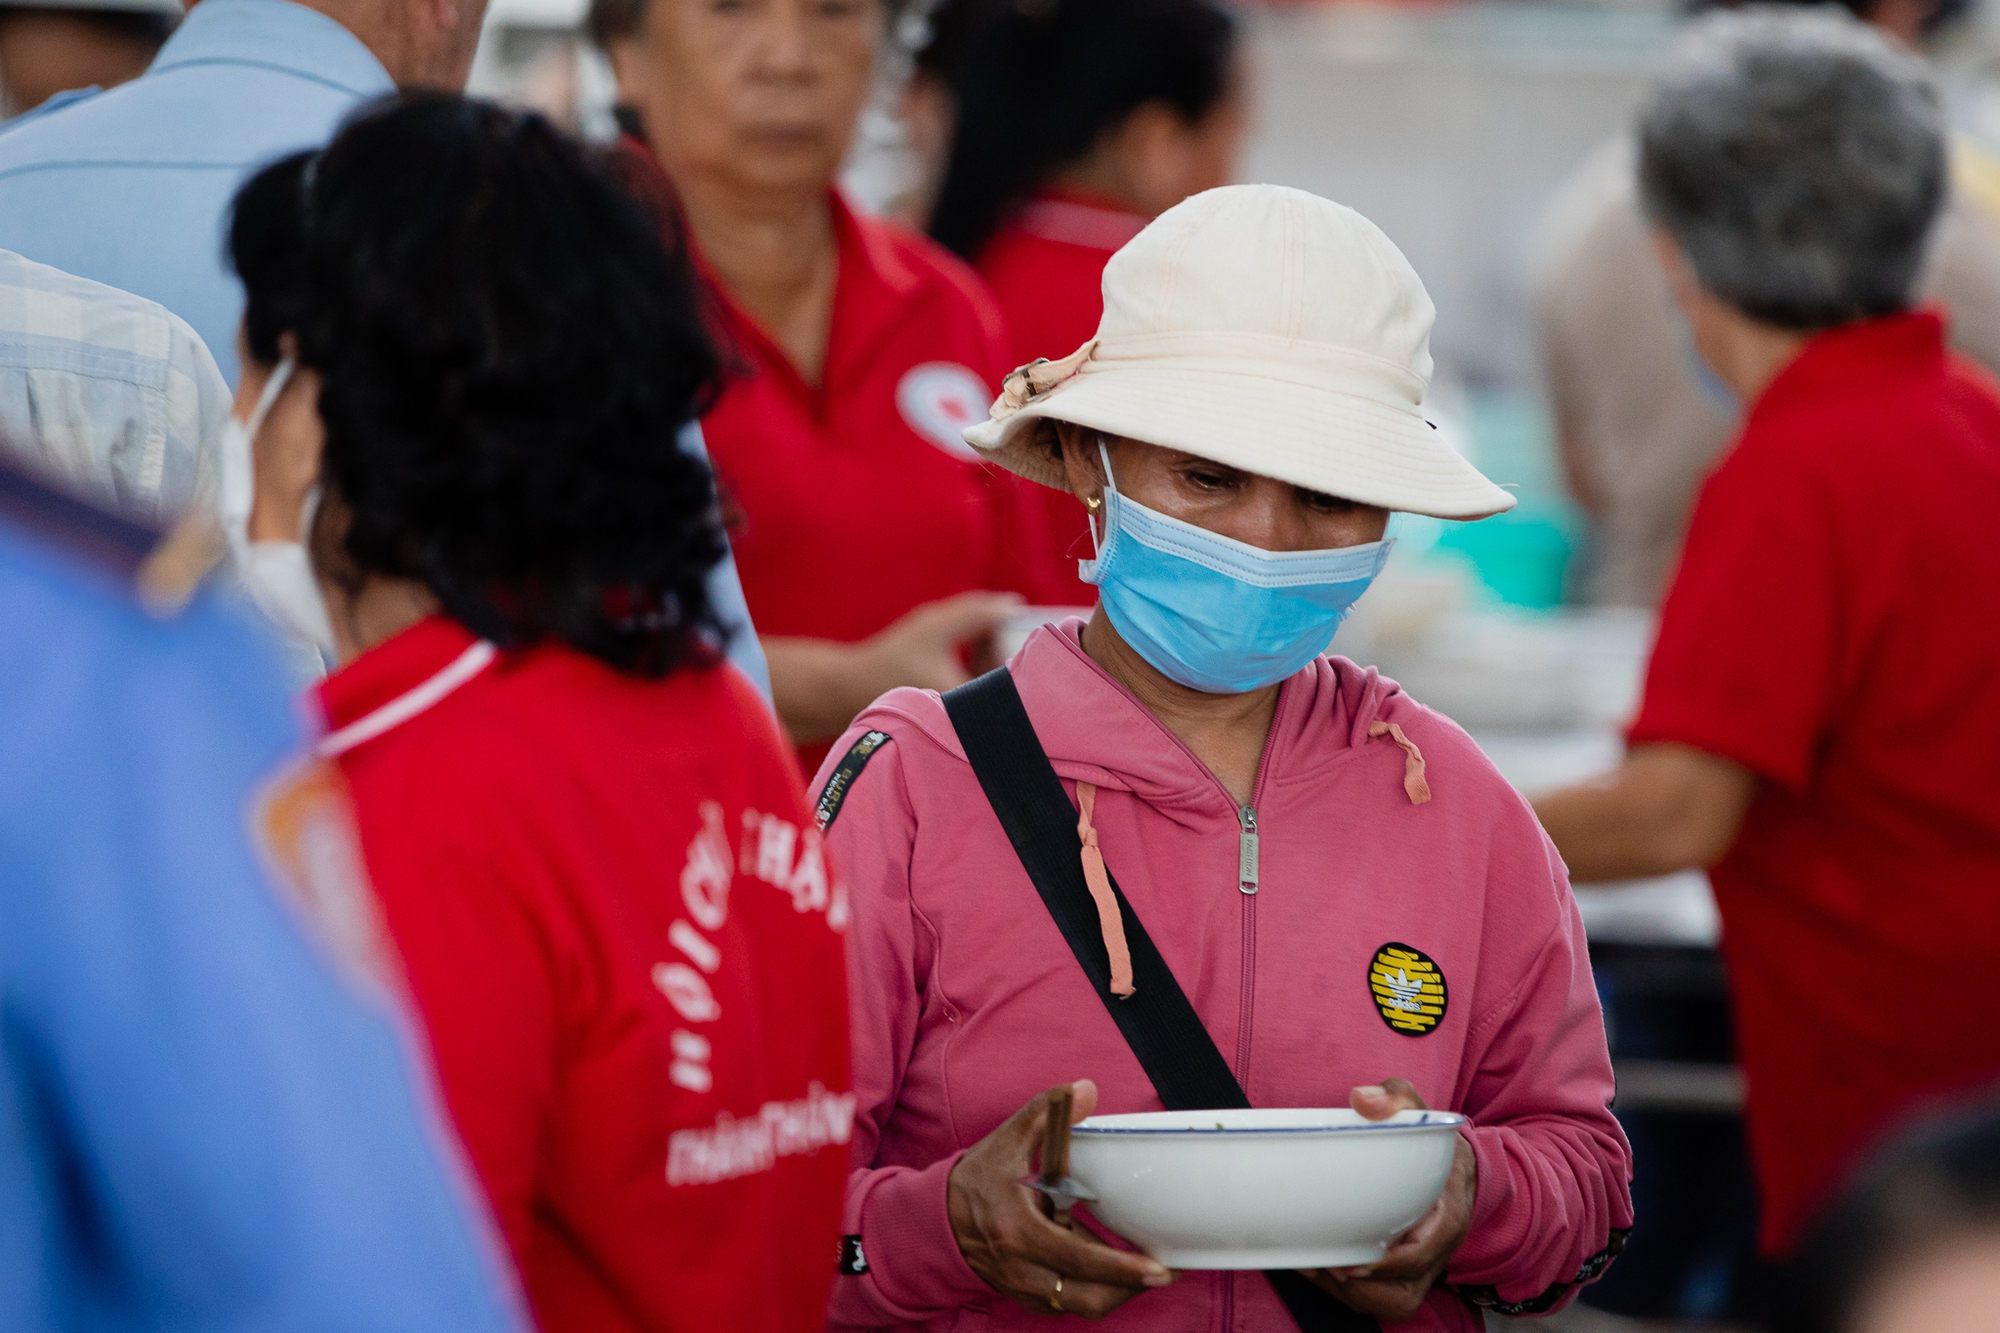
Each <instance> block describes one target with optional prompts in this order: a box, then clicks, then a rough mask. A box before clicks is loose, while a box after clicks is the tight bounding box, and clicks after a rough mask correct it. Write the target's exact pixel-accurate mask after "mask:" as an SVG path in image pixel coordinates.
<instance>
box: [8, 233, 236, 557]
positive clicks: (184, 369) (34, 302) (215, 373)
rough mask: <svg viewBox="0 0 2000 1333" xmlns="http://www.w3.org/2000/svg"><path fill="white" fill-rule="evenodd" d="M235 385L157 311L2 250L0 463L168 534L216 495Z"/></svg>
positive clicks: (182, 326) (185, 330)
mask: <svg viewBox="0 0 2000 1333" xmlns="http://www.w3.org/2000/svg"><path fill="white" fill-rule="evenodd" d="M228 418H229V386H228V385H227V384H226V383H224V382H223V379H222V372H221V371H219V370H217V369H216V365H215V358H214V357H212V356H210V355H209V352H208V348H207V347H206V346H204V345H203V344H202V341H201V339H200V338H197V337H196V336H195V333H194V330H193V329H191V328H189V327H188V326H187V322H186V321H185V320H183V319H181V318H180V317H179V316H177V315H175V314H173V313H172V312H171V311H169V310H167V309H166V307H164V306H161V305H159V304H157V303H156V302H153V301H148V300H144V299H143V298H141V297H137V296H133V295H131V294H130V293H128V292H121V291H119V290H118V289H117V288H115V287H106V286H105V285H104V284H102V283H98V282H92V281H90V280H89V279H88V278H79V277H75V276H73V275H71V274H68V273H64V272H62V271H61V270H60V269H53V268H50V267H49V266H48V265H46V264H37V263H35V262H33V261H32V260H28V259H23V258H22V257H21V256H20V255H17V254H14V253H13V252H11V251H7V250H0V453H6V454H10V455H12V456H13V457H15V458H16V459H19V460H20V461H22V462H23V463H26V464H28V465H29V466H32V467H34V468H36V469H37V470H38V471H40V472H41V473H43V474H44V475H46V476H50V477H52V478H56V479H59V480H61V481H62V482H64V483H65V484H67V485H68V486H69V487H71V488H72V489H74V490H77V491H80V492H83V493H86V494H94V495H97V496H99V497H102V498H103V499H104V500H105V501H107V502H109V503H112V504H115V505H116V506H118V507H119V508H120V509H122V510H123V511H124V512H126V513H129V514H133V515H136V516H138V517H140V518H143V519H146V520H149V521H152V522H156V523H165V522H167V521H169V520H171V519H173V518H176V517H178V516H179V515H180V513H181V511H182V510H184V509H186V508H187V507H188V505H189V504H190V503H192V502H193V501H194V499H195V495H196V488H197V485H198V483H201V482H204V481H206V482H208V484H210V485H212V484H213V478H214V475H215V458H214V452H215V444H216V441H217V439H218V438H219V437H220V436H221V434H222V426H223V423H224V422H225V421H227V420H228Z"/></svg>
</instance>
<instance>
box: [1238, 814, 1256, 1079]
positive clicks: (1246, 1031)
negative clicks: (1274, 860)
mask: <svg viewBox="0 0 2000 1333" xmlns="http://www.w3.org/2000/svg"><path fill="white" fill-rule="evenodd" d="M1236 824H1237V834H1236V888H1237V891H1238V892H1239V893H1241V894H1242V895H1243V981H1242V993H1241V994H1240V995H1238V996H1237V1000H1236V1081H1237V1082H1239V1083H1241V1082H1243V1080H1244V1079H1245V1078H1246V1077H1247V1076H1248V1074H1249V1070H1250V1020H1251V1018H1252V1016H1253V1013H1254V1010H1255V1005H1256V996H1257V992H1256V982H1257V807H1256V806H1254V805H1245V806H1238V807H1237V810H1236Z"/></svg>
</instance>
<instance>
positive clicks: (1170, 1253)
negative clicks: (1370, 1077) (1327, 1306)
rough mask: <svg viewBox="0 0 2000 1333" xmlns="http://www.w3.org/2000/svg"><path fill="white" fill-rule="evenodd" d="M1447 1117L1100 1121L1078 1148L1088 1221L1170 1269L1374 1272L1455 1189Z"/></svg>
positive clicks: (1266, 1112)
mask: <svg viewBox="0 0 2000 1333" xmlns="http://www.w3.org/2000/svg"><path fill="white" fill-rule="evenodd" d="M1463 1123H1465V1117H1463V1116H1460V1115H1454V1114H1452V1113H1451V1112H1449V1111H1401V1112H1398V1113H1397V1114H1396V1115H1395V1116H1393V1117H1392V1118H1390V1119H1388V1120H1364V1119H1362V1118H1361V1116H1360V1115H1359V1114H1358V1113H1356V1112H1354V1111H1351V1110H1347V1109H1344V1108H1343V1109H1340V1110H1275V1109H1259V1110H1250V1111H1149V1112H1146V1113H1143V1114H1140V1115H1100V1116H1092V1117H1091V1118H1090V1119H1088V1120H1086V1121H1084V1122H1083V1123H1082V1124H1080V1125H1078V1126H1077V1127H1076V1129H1075V1131H1074V1132H1073V1135H1072V1137H1071V1139H1070V1174H1071V1175H1072V1176H1073V1177H1075V1179H1076V1180H1077V1181H1078V1182H1080V1183H1081V1184H1083V1185H1085V1186H1087V1187H1088V1188H1089V1189H1090V1190H1092V1191H1093V1192H1094V1193H1096V1195H1097V1201H1096V1202H1095V1203H1092V1204H1091V1205H1090V1211H1091V1212H1092V1213H1094V1214H1095V1215H1096V1216H1097V1217H1098V1218H1100V1219H1101V1220H1102V1221H1103V1222H1104V1224H1105V1225H1106V1226H1108V1227H1110V1228H1111V1229H1112V1230H1113V1231H1115V1232H1117V1233H1118V1234H1119V1235H1121V1236H1123V1237H1125V1238H1126V1239H1127V1240H1129V1241H1131V1242H1132V1243H1133V1244H1135V1245H1137V1246H1139V1248H1141V1249H1143V1250H1144V1251H1145V1252H1146V1253H1147V1254H1150V1255H1152V1256H1153V1257H1154V1258H1155V1259H1158V1260H1159V1261H1160V1262H1161V1263H1163V1264H1165V1265H1166V1266H1167V1267H1169V1268H1333V1267H1341V1266H1344V1265H1347V1264H1368V1263H1374V1262H1375V1261H1376V1260H1378V1259H1380V1258H1381V1257H1382V1251H1383V1249H1384V1248H1385V1247H1386V1246H1387V1245H1388V1243H1389V1242H1390V1241H1391V1240H1393V1239H1394V1238H1395V1237H1396V1236H1397V1235H1399V1234H1401V1233H1402V1231H1403V1230H1404V1229H1405V1228H1407V1227H1408V1226H1410V1224H1411V1223H1413V1222H1415V1221H1416V1220H1417V1219H1418V1218H1420V1217H1422V1216H1423V1215H1424V1213H1425V1211H1426V1210H1428V1209H1429V1208H1430V1206H1431V1204H1432V1203H1434V1202H1436V1200H1437V1197H1438V1195H1439V1194H1440V1193H1442V1192H1443V1190H1444V1183H1445V1179H1446V1177H1447V1176H1448V1175H1449V1174H1450V1173H1451V1158H1452V1152H1453V1148H1454V1145H1455V1143H1456V1141H1457V1139H1458V1127H1459V1126H1460V1125H1462V1124H1463Z"/></svg>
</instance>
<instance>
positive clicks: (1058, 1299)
mask: <svg viewBox="0 0 2000 1333" xmlns="http://www.w3.org/2000/svg"><path fill="white" fill-rule="evenodd" d="M1049 1308H1050V1309H1051V1310H1054V1311H1055V1312H1056V1313H1057V1314H1068V1313H1069V1311H1067V1310H1065V1309H1063V1303H1062V1274H1060V1273H1058V1274H1056V1290H1055V1294H1054V1295H1053V1296H1051V1297H1049Z"/></svg>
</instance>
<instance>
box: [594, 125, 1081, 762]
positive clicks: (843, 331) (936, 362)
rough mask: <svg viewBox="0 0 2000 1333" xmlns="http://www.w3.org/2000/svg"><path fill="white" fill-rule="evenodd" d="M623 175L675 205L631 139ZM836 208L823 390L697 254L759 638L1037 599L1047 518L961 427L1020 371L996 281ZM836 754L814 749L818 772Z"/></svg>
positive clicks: (650, 197) (718, 419) (715, 429)
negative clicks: (723, 380)
mask: <svg viewBox="0 0 2000 1333" xmlns="http://www.w3.org/2000/svg"><path fill="white" fill-rule="evenodd" d="M618 169H619V170H620V172H621V173H622V174H623V175H624V176H625V177H626V179H627V181H628V183H629V184H630V185H631V186H632V188H633V189H634V190H635V192H637V193H638V194H640V196H641V197H642V198H644V199H646V200H647V202H648V203H649V204H650V205H651V206H652V207H653V208H654V209H655V210H656V211H657V212H660V213H662V214H665V213H666V212H667V211H668V210H671V209H674V208H676V207H677V204H676V203H675V202H674V194H673V187H672V185H671V184H670V183H669V182H668V181H667V180H666V178H665V176H664V175H663V173H662V172H661V170H660V168H659V165H658V163H657V162H656V161H655V160H654V158H653V157H652V155H651V153H650V152H649V151H648V150H647V148H646V147H645V145H644V144H643V143H640V142H639V141H638V140H636V139H627V140H625V141H624V143H623V144H621V146H620V151H619V159H618ZM828 202H829V205H830V207H831V209H832V213H833V231H834V240H835V244H836V245H837V246H838V261H837V262H838V264H839V269H838V273H837V276H836V278H835V280H834V293H833V312H832V321H831V325H830V327H829V328H828V331H827V347H826V362H825V365H824V367H823V369H822V371H821V375H820V381H819V383H818V384H809V383H807V382H806V380H805V378H804V377H803V376H801V375H800V374H799V372H798V370H797V369H796V368H795V367H794V366H793V365H792V361H791V358H790V357H789V356H787V355H786V354H785V352H784V349H783V348H781V347H779V346H778V344H777V342H776V341H775V340H773V339H772V338H771V336H770V335H769V334H768V333H766V332H765V330H764V329H763V328H762V327H760V326H759V325H758V323H757V321H756V320H754V319H753V318H751V317H750V315H749V314H748V313H747V312H746V311H744V310H743V309H741V308H740V307H739V306H737V305H736V304H735V303H734V302H733V301H732V300H731V299H730V298H729V294H728V292H726V291H725V290H724V289H723V287H722V285H721V283H720V282H718V281H717V280H716V279H715V278H714V276H713V275H712V274H710V273H708V272H707V270H706V267H705V265H702V260H701V256H700V255H699V254H696V255H695V261H696V263H697V265H698V266H701V267H702V268H703V275H704V277H705V278H706V279H707V281H708V287H709V290H710V292H711V294H712V296H713V303H712V305H713V314H714V322H715V326H716V328H715V331H716V334H717V338H718V341H720V342H721V343H722V344H723V346H724V347H725V348H726V349H727V352H728V354H729V356H730V359H731V360H732V362H734V364H735V368H736V373H735V374H734V375H733V376H732V377H731V380H730V383H729V387H728V388H727V390H726V391H725V392H724V393H723V395H722V397H721V399H720V400H719V401H718V402H717V403H716V405H715V407H714V408H713V409H712V410H711V411H710V412H709V414H708V415H707V416H705V417H703V418H702V423H701V427H702V434H703V435H704V436H705V437H706V439H707V441H708V452H709V455H710V457H711V458H713V459H714V460H715V468H716V474H717V476H718V477H719V478H720V479H721V482H722V484H723V486H724V487H725V489H726V490H727V492H728V494H729V496H730V498H731V500H732V501H733V502H734V504H735V506H736V508H737V509H738V511H739V512H740V514H741V518H742V521H741V524H740V526H739V527H738V528H737V529H736V530H735V531H733V532H732V533H731V534H730V541H731V544H732V545H733V546H734V548H735V552H736V569H737V572H738V574H740V575H741V576H742V579H743V596H744V599H745V600H746V601H747V602H748V603H749V606H750V618H751V620H753V621H754V622H755V623H756V626H757V632H758V633H760V634H772V635H789V636H798V637H803V638H818V639H834V640H838V641H841V642H845V643H852V642H855V641H857V640H860V639H865V638H867V637H868V636H870V635H872V634H874V633H876V632H877V631H879V630H882V629H885V628H887V627H888V626H889V625H890V624H891V623H893V622H894V621H896V620H898V619H899V618H901V617H902V616H903V615H904V614H905V613H906V612H909V611H912V610H915V609H916V608H917V607H918V606H921V605H923V604H924V603H925V602H934V601H937V600H938V599H939V598H943V597H950V596H952V595H954V594H956V593H961V592H974V591H980V590H988V591H996V592H1025V591H1027V589H1028V582H1029V581H1028V578H1027V576H1026V575H1025V574H1024V573H1023V571H1022V567H1023V565H1024V564H1025V563H1026V561H1027V560H1028V559H1030V558H1031V557H1032V556H1033V554H1034V553H1035V552H1036V551H1037V550H1039V548H1040V547H1041V546H1044V545H1046V544H1047V539H1046V537H1045V535H1044V533H1045V530H1044V529H1043V528H1042V526H1041V524H1042V519H1041V512H1040V510H1038V509H1036V508H1033V507H1031V506H1027V505H1024V504H1022V503H1021V502H1020V499H1019V496H1020V495H1021V492H1020V491H1019V490H1018V489H1017V488H1016V487H1015V486H1014V485H1012V478H1011V477H1009V476H1007V475H1006V474H1005V473H1003V472H1001V471H1000V470H999V469H997V468H993V467H990V466H989V465H987V464H986V463H984V462H983V461H982V460H981V459H980V458H979V456H978V455H977V454H975V453H973V451H972V449H971V447H970V446H969V445H967V444H966V443H965V441H964V439H963V438H962V437H961V436H960V434H959V432H961V431H963V430H964V429H965V428H966V427H967V426H970V425H973V424H975V423H977V422H981V421H984V420H986V410H987V408H988V407H989V406H990V405H991V404H992V402H993V399H994V398H995V397H997V396H998V394H999V388H1000V380H1001V377H1002V376H1003V375H1004V374H1005V373H1006V372H1007V371H1008V370H1009V369H1011V368H1012V366H1011V363H1009V362H1008V361H1007V353H1006V338H1005V336H1004V334H1003V333H1002V329H1001V322H1000V313H999V311H998V310H997V309H995V307H994V305H993V299H992V297H991V296H990V295H989V294H988V293H987V291H986V288H985V286H984V284H982V283H981V282H980V281H979V279H978V277H977V276H975V275H974V274H973V272H972V270H971V269H969V268H967V267H966V266H965V265H964V264H961V263H960V262H959V261H958V260H957V259H955V258H953V257H952V256H951V255H950V254H949V253H947V252H946V251H945V250H943V249H942V248H940V247H939V246H936V245H933V244H932V243H931V242H929V241H927V240H925V239H924V238H922V237H920V236H915V235H912V234H910V233H909V232H906V231H903V230H902V229H900V228H898V227H895V226H892V225H891V224H889V223H886V222H883V221H881V220H880V219H877V218H871V217H867V216H865V215H863V214H860V213H857V212H855V211H854V210H853V209H851V208H849V207H848V205H847V203H846V202H845V201H844V200H843V199H841V197H840V196H839V195H838V194H837V193H835V194H829V195H828ZM826 749H827V747H826V746H825V745H811V746H807V747H805V748H804V749H802V750H801V751H800V752H799V755H800V761H801V763H802V764H803V766H804V769H805V771H806V772H808V773H810V772H812V771H814V770H815V769H816V768H818V766H819V761H820V760H821V759H822V758H824V757H825V754H826Z"/></svg>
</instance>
